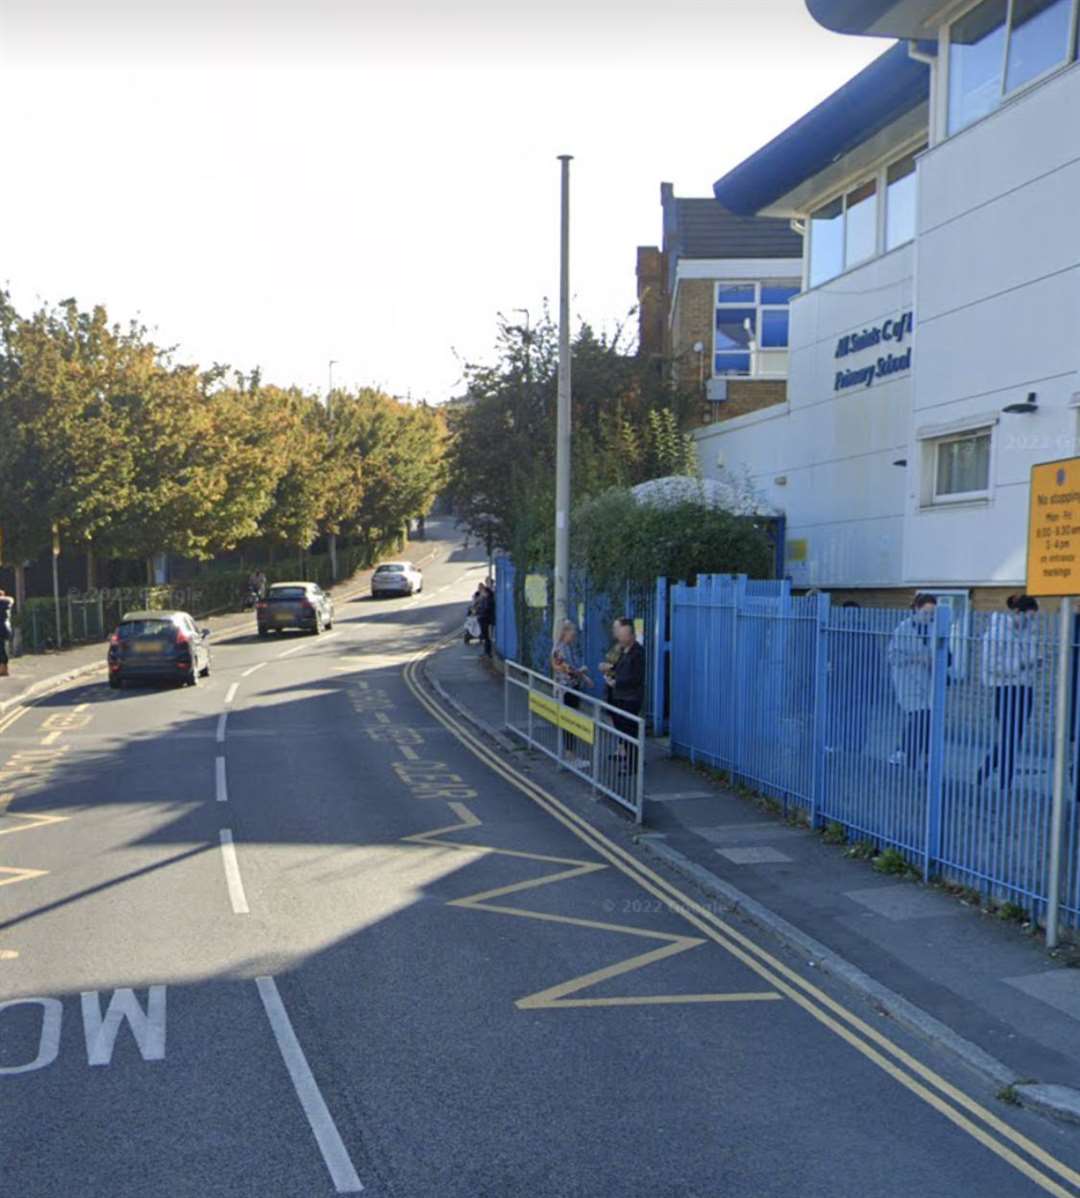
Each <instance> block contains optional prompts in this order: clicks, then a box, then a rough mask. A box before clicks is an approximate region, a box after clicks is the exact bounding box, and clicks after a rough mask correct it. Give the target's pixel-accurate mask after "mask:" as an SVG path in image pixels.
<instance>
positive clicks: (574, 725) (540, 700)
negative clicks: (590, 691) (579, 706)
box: [529, 691, 596, 745]
mask: <svg viewBox="0 0 1080 1198" xmlns="http://www.w3.org/2000/svg"><path fill="white" fill-rule="evenodd" d="M529 710H530V711H531V712H532V713H533V714H534V715H538V716H539V717H540V718H541V719H543V720H547V721H548V723H549V724H554V725H555V727H556V728H562V729H563V731H564V732H569V733H571V735H573V736H576V737H577V738H578V740H583V741H584V742H585V743H586V744H587V745H591V744H592V743H593V737H594V736H595V735H596V728H595V725H594V723H593V721H592V720H590V719H589V717H588V716H587V715H582V714H581V712H580V711H575V710H574V709H573V708H572V707H567V706H565V705H564V704H562V703H560V702H559V701H558V700H557V699H552V698H550V697H549V696H547V695H538V694H537V693H536V691H530V692H529Z"/></svg>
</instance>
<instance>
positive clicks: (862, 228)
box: [844, 179, 877, 267]
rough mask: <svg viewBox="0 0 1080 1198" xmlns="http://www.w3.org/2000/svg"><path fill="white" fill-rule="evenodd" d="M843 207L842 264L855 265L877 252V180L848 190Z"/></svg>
mask: <svg viewBox="0 0 1080 1198" xmlns="http://www.w3.org/2000/svg"><path fill="white" fill-rule="evenodd" d="M844 207H845V209H846V210H847V215H846V218H845V221H844V225H845V228H844V266H845V267H851V266H857V265H858V264H859V263H860V262H865V261H866V260H867V258H872V257H873V256H874V254H875V253H877V180H876V179H870V180H869V181H868V182H866V183H863V184H861V185H860V186H859V187H856V188H855V190H854V191H849V192H848V194H847V196H846V197H845V199H844Z"/></svg>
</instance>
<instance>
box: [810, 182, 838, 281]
mask: <svg viewBox="0 0 1080 1198" xmlns="http://www.w3.org/2000/svg"><path fill="white" fill-rule="evenodd" d="M843 269H844V201H843V198H839V199H835V200H833V201H832V202H831V203H829V204H826V205H825V207H824V208H819V209H818V210H817V212H815V213H814V214H813V215H812V216H811V217H810V286H811V287H816V286H817V285H818V284H819V283H826V282H828V280H829V279H835V278H836V276H837V275H838V274H840V272H841V271H842V270H843Z"/></svg>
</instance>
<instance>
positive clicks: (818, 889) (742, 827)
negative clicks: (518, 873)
mask: <svg viewBox="0 0 1080 1198" xmlns="http://www.w3.org/2000/svg"><path fill="white" fill-rule="evenodd" d="M459 656H460V655H459V654H457V653H456V652H455V651H453V650H451V649H445V650H443V651H442V652H441V653H440V654H438V655H437V656H436V657H435V658H433V659H432V660H431V661H430V662H429V663H428V665H427V668H428V670H429V672H430V674H431V676H432V679H433V681H434V682H435V684H436V685H438V686H439V688H440V689H441V690H442V691H443V692H444V693H445V694H446V695H447V696H448V697H449V698H450V699H452V700H454V701H455V702H456V703H457V704H458V708H459V710H461V711H467V712H468V713H469V715H470V716H471V717H472V718H473V719H474V721H475V722H476V724H477V726H478V727H480V728H482V729H484V730H486V731H488V732H490V734H492V735H498V736H499V738H500V740H501V741H502V742H503V747H505V736H504V734H503V733H502V730H501V729H502V722H503V698H502V682H501V675H500V673H499V671H498V669H497V668H493V669H484V668H477V669H471V670H470V669H467V668H466V669H462V668H461V663H459V661H458V658H459ZM544 760H545V759H543V758H537V768H543V769H546V770H549V771H552V772H554V771H555V770H556V768H557V767H556V766H555V764H554V763H550V764H547V763H546V762H545V764H543V765H540V762H543V761H544ZM646 760H647V763H648V765H647V772H646V796H647V800H646V817H645V827H644V829H643V831H642V833H641V835H640V837H639V838H638V839H639V842H640V844H641V846H642V847H643V848H644V849H645V850H646V851H647V852H648V853H650V854H651V855H653V856H654V857H656V858H658V859H660V860H663V861H665V862H666V863H667V864H669V865H670V866H672V867H673V868H674V869H676V870H678V871H679V873H680V874H682V875H683V876H684V877H685V878H687V879H688V880H689V881H691V882H692V883H694V884H695V885H697V886H698V887H699V888H700V889H701V890H702V891H703V892H704V893H707V894H708V895H709V896H710V897H711V898H713V899H714V900H718V901H719V902H720V903H721V904H722V905H723V908H724V909H725V910H729V911H738V912H739V913H740V914H742V915H743V916H745V917H747V918H749V919H750V920H751V921H752V922H753V923H755V924H756V925H757V926H758V927H760V928H762V929H764V930H766V931H768V932H770V933H771V934H772V935H774V936H776V937H778V938H779V939H780V940H782V941H783V942H784V943H785V944H787V945H789V946H790V947H791V948H792V949H794V950H795V951H796V952H798V953H799V954H800V956H801V958H802V959H803V960H805V961H806V962H807V963H808V964H811V965H812V967H813V968H814V969H816V970H819V971H822V972H826V973H828V974H829V975H830V976H832V977H835V978H837V979H838V980H840V981H841V982H843V983H844V984H845V985H847V986H848V987H849V988H850V989H851V990H853V991H854V992H855V993H856V994H857V995H858V996H859V997H860V998H861V999H862V1000H863V1001H864V1002H865V1003H867V1004H869V1005H870V1006H871V1007H872V1008H873V1009H876V1010H878V1011H882V1012H884V1013H886V1014H887V1015H888V1016H889V1017H890V1018H891V1019H892V1020H894V1021H896V1022H897V1023H898V1024H900V1025H902V1026H904V1027H905V1028H906V1029H908V1030H910V1031H913V1032H914V1033H916V1034H917V1035H919V1036H921V1037H923V1038H925V1039H926V1040H928V1041H929V1042H931V1043H933V1044H935V1045H936V1046H938V1047H941V1048H944V1049H946V1050H947V1051H949V1052H951V1053H953V1054H954V1055H956V1057H957V1058H958V1059H960V1060H962V1061H963V1062H964V1063H965V1064H966V1065H967V1066H969V1067H970V1068H971V1069H973V1070H974V1071H975V1072H976V1073H977V1074H978V1075H979V1076H980V1077H981V1078H982V1079H983V1081H984V1084H985V1086H986V1088H987V1091H988V1092H991V1093H994V1094H997V1093H998V1092H1002V1091H1005V1092H1008V1094H1009V1095H1010V1097H1011V1098H1012V1099H1014V1100H1015V1101H1018V1102H1020V1103H1022V1104H1023V1105H1026V1106H1029V1107H1031V1108H1033V1109H1037V1110H1040V1111H1043V1112H1044V1113H1047V1114H1051V1115H1054V1116H1056V1117H1058V1118H1061V1119H1064V1120H1067V1121H1070V1122H1072V1123H1080V953H1077V952H1076V951H1070V950H1069V949H1068V948H1067V947H1066V948H1065V949H1063V950H1061V951H1060V952H1058V953H1056V954H1050V953H1048V952H1047V951H1046V950H1045V947H1044V945H1043V940H1042V935H1041V932H1040V931H1039V929H1037V928H1032V927H1031V926H1030V925H1028V926H1024V927H1021V926H1019V925H1017V924H1015V923H1007V922H1003V921H1002V920H1001V919H1000V918H998V917H996V916H995V915H994V914H991V913H988V912H987V911H984V910H983V909H982V908H981V906H980V905H979V904H978V903H977V902H974V901H973V899H972V897H968V898H967V899H965V898H962V897H958V896H956V895H953V894H949V893H946V892H944V891H943V890H941V889H938V888H935V887H933V886H924V885H921V884H919V883H917V882H915V881H912V880H910V879H907V878H897V877H895V876H888V875H884V876H883V875H882V874H880V873H878V872H876V871H875V870H874V868H873V866H872V864H871V863H870V862H868V861H865V860H858V859H852V858H851V857H848V856H847V855H846V847H845V846H840V845H832V844H827V843H826V842H825V840H824V839H823V837H822V836H821V835H820V834H815V833H813V832H811V831H810V830H808V829H806V828H804V827H800V826H798V825H796V824H793V823H789V822H788V821H787V820H786V818H785V817H784V813H783V811H782V810H778V808H777V804H775V803H768V804H767V803H764V802H761V801H760V800H758V801H755V799H754V798H753V797H752V796H748V795H740V794H737V793H735V792H733V791H731V790H729V789H726V788H724V787H723V786H721V785H720V784H719V783H718V782H717V781H716V780H715V777H714V776H713V775H711V774H710V773H709V772H707V771H703V770H698V769H695V768H693V767H692V766H691V765H690V764H689V763H688V762H685V761H681V760H677V759H674V758H672V757H671V756H670V755H669V754H668V752H667V747H666V742H659V741H653V742H652V743H651V744H650V747H649V751H648V753H647V756H646ZM564 777H566V778H567V779H569V775H564ZM579 789H580V791H581V794H582V795H586V794H588V790H587V788H586V787H585V786H584V785H581V786H580V787H579ZM600 802H601V803H602V804H603V800H600Z"/></svg>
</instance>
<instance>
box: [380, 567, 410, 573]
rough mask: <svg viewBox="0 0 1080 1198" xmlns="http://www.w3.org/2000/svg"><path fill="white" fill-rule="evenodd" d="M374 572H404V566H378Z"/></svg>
mask: <svg viewBox="0 0 1080 1198" xmlns="http://www.w3.org/2000/svg"><path fill="white" fill-rule="evenodd" d="M375 573H376V574H404V573H405V567H404V566H380V567H379V568H378V569H377V570H376V571H375Z"/></svg>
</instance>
